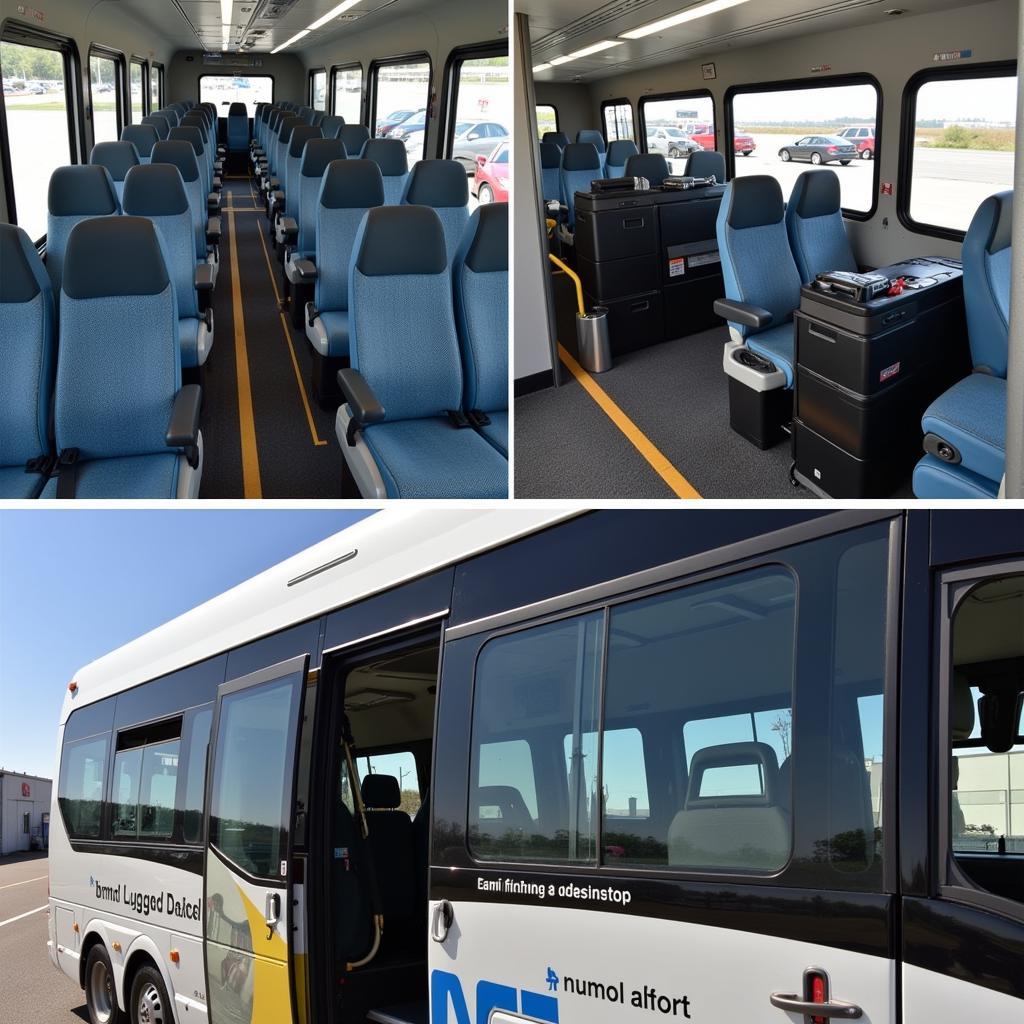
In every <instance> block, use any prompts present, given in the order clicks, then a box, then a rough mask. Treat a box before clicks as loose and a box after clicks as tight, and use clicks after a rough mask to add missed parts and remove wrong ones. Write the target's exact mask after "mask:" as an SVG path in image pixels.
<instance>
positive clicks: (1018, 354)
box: [1006, 4, 1024, 498]
mask: <svg viewBox="0 0 1024 1024" xmlns="http://www.w3.org/2000/svg"><path fill="white" fill-rule="evenodd" d="M1017 17H1018V22H1017V67H1018V69H1019V68H1020V67H1021V66H1022V64H1024V4H1020V5H1019V9H1018V15H1017ZM1015 149H1016V151H1017V152H1018V153H1022V152H1024V83H1022V82H1021V79H1020V75H1019V73H1018V76H1017V140H1016V145H1015ZM1022 196H1024V160H1017V161H1016V166H1015V167H1014V174H1013V198H1014V205H1015V206H1017V207H1018V209H1016V210H1015V211H1014V218H1013V264H1012V274H1011V284H1012V287H1011V289H1010V352H1009V363H1008V366H1007V372H1006V497H1007V498H1024V211H1022V210H1020V209H1019V206H1020V202H1021V197H1022Z"/></svg>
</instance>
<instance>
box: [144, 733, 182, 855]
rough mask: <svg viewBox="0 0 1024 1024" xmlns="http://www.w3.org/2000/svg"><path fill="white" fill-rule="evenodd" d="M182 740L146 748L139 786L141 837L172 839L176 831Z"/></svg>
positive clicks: (167, 741) (151, 745) (168, 741)
mask: <svg viewBox="0 0 1024 1024" xmlns="http://www.w3.org/2000/svg"><path fill="white" fill-rule="evenodd" d="M180 750H181V740H165V741H164V742H163V743H151V744H148V745H147V746H145V747H143V748H142V772H141V781H140V783H139V813H138V819H139V835H140V836H141V837H143V838H146V839H157V838H160V839H169V838H170V836H171V833H172V832H173V831H174V794H175V790H176V787H177V781H178V755H179V753H180Z"/></svg>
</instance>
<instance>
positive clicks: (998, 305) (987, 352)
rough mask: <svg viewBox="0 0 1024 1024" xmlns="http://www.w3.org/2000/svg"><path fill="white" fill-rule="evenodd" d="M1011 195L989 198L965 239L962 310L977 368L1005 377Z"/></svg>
mask: <svg viewBox="0 0 1024 1024" xmlns="http://www.w3.org/2000/svg"><path fill="white" fill-rule="evenodd" d="M1012 227H1013V193H1012V192H1000V193H998V194H997V195H993V196H989V197H988V198H987V199H986V200H985V201H984V202H983V203H982V204H981V205H980V206H979V207H978V210H977V212H976V213H975V215H974V217H973V219H972V220H971V224H970V227H969V228H968V229H967V234H966V235H965V236H964V244H963V251H962V253H961V257H962V259H963V266H964V304H965V305H966V307H967V328H968V333H969V335H970V343H971V359H972V361H973V364H974V366H975V368H982V367H983V368H985V369H986V370H988V372H990V373H992V374H994V375H995V376H997V377H1005V376H1006V367H1007V362H1008V354H1009V329H1010V327H1009V325H1010V261H1011V257H1012V253H1013V249H1012V247H1011V230H1012Z"/></svg>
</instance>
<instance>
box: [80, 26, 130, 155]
mask: <svg viewBox="0 0 1024 1024" xmlns="http://www.w3.org/2000/svg"><path fill="white" fill-rule="evenodd" d="M93 57H100V58H101V59H103V60H112V61H113V62H114V77H115V78H116V80H117V81H116V83H115V85H114V96H115V98H116V100H117V105H116V122H115V123H116V124H117V137H118V138H120V137H121V130H122V129H123V128H124V126H125V124H126V123H128V122H126V121H125V119H124V112H125V108H126V100H127V109H128V110H129V112H130V111H131V98H130V96H129V94H128V61H127V60H126V59H125V55H124V54H123V53H122V52H121V51H120V50H115V49H112V48H111V47H109V46H104V45H103V44H102V43H90V44H89V55H88V60H87V62H86V70H87V71H88V75H87V76H86V81H87V82H88V83H89V123H90V125H92V126H93V127H92V128H91V129H90V130H91V132H92V144H93V145H94V146H95V145H96V129H95V124H96V113H95V108H96V103H95V101H94V99H93V95H92V68H91V67H90V65H91V63H92V58H93Z"/></svg>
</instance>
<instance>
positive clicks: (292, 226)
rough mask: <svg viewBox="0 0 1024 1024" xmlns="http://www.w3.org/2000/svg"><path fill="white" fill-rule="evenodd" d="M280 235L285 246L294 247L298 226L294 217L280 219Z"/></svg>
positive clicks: (297, 235)
mask: <svg viewBox="0 0 1024 1024" xmlns="http://www.w3.org/2000/svg"><path fill="white" fill-rule="evenodd" d="M281 233H282V234H283V235H284V241H285V244H286V245H294V244H295V241H296V239H297V238H298V237H299V225H298V222H297V221H296V220H295V218H294V217H282V218H281Z"/></svg>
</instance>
